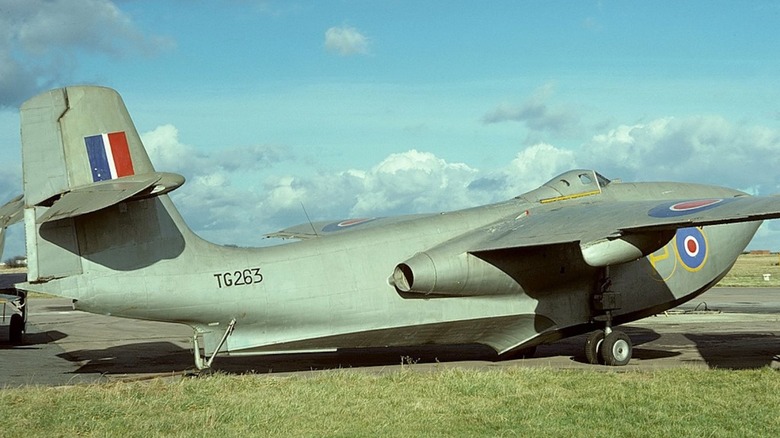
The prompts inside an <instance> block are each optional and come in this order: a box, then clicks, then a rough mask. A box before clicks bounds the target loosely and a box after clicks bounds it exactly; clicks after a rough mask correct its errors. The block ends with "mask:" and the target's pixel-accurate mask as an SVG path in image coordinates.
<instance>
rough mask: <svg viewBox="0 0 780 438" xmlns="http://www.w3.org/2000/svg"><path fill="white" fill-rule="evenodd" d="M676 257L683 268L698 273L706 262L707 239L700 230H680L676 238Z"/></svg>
mask: <svg viewBox="0 0 780 438" xmlns="http://www.w3.org/2000/svg"><path fill="white" fill-rule="evenodd" d="M675 241H676V250H677V256H678V257H679V258H680V262H682V265H683V267H685V269H687V270H689V271H698V270H699V269H701V268H702V267H703V266H704V263H706V261H707V238H706V237H705V236H704V232H702V230H701V228H680V229H679V230H677V236H676V239H675Z"/></svg>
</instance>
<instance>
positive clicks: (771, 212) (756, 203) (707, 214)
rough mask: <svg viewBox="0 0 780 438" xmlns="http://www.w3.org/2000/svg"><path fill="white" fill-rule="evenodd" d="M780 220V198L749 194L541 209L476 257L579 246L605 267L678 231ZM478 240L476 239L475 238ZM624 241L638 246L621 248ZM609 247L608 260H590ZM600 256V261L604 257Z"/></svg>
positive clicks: (502, 229)
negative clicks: (523, 250) (575, 244)
mask: <svg viewBox="0 0 780 438" xmlns="http://www.w3.org/2000/svg"><path fill="white" fill-rule="evenodd" d="M775 218H780V197H752V196H743V197H735V198H726V199H685V200H676V201H615V202H597V203H585V204H576V205H560V206H555V207H554V208H551V209H544V208H537V209H534V210H529V211H527V212H524V213H523V214H521V215H518V216H516V217H510V218H506V219H504V220H502V221H499V222H496V223H494V224H491V225H490V226H488V227H485V228H483V229H481V230H477V231H476V232H477V233H481V234H482V235H483V237H482V238H481V239H475V240H476V241H477V242H478V243H477V244H475V245H472V246H471V249H470V250H469V251H468V252H470V253H472V254H477V253H480V252H486V251H494V250H501V249H510V248H522V247H532V246H541V245H553V244H561V243H573V242H576V243H579V244H580V246H581V248H582V250H583V255H584V256H585V259H586V261H587V262H588V263H589V264H591V265H593V266H605V265H607V264H614V263H620V262H627V261H630V260H635V259H636V258H638V257H640V256H643V255H647V254H650V253H652V252H653V251H655V250H657V249H659V248H660V247H661V246H663V245H664V244H665V243H666V242H667V241H668V240H669V238H671V235H672V234H673V232H674V231H675V230H676V229H678V228H686V227H692V226H705V225H716V224H726V223H735V222H752V221H760V220H764V219H775ZM472 239H473V237H472ZM621 242H622V243H627V244H628V245H629V246H631V247H633V248H634V249H633V250H632V249H631V248H626V249H625V251H627V252H621V251H622V250H619V249H616V248H617V247H619V246H621ZM607 246H609V247H611V249H609V251H613V252H614V251H617V252H619V253H620V254H617V255H616V254H612V255H610V257H607V258H606V259H603V260H597V259H593V258H592V257H590V258H589V255H593V254H594V253H597V254H596V256H598V257H602V256H603V254H601V253H602V252H603V251H605V248H606V247H607ZM598 257H597V258H598Z"/></svg>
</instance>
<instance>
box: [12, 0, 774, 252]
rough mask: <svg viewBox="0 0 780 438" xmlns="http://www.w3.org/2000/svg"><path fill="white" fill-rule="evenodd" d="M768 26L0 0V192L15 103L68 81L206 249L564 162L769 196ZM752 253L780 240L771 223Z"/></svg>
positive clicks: (537, 180)
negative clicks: (164, 174)
mask: <svg viewBox="0 0 780 438" xmlns="http://www.w3.org/2000/svg"><path fill="white" fill-rule="evenodd" d="M777 29H780V3H778V2H776V1H768V0H767V1H761V0H756V1H751V2H744V1H718V0H715V1H712V0H708V1H697V0H689V1H685V2H680V1H653V2H647V1H625V0H624V1H607V0H604V1H563V0H550V1H491V2H466V1H464V2H452V1H426V2H419V1H402V0H397V1H394V0H386V1H368V0H361V1H359V0H354V1H352V0H341V1H336V0H334V1H315V0H311V1H296V0H286V1H281V0H280V1H274V0H267V1H263V0H195V1H185V0H158V1H152V0H115V1H109V0H26V1H15V0H0V202H5V200H9V199H11V198H12V197H13V196H14V195H15V194H17V193H19V192H20V191H21V160H20V138H19V116H18V107H19V105H20V104H21V103H22V102H23V101H24V100H26V99H28V98H30V97H32V96H34V95H36V94H37V93H39V92H42V91H46V90H48V89H51V88H56V87H61V86H66V85H73V84H96V85H103V86H108V87H111V88H114V89H116V90H117V91H119V93H120V94H121V95H122V96H123V99H124V101H125V103H126V105H127V107H128V109H129V111H130V114H131V116H132V117H133V119H134V121H135V124H136V127H137V129H138V131H139V133H141V136H142V139H143V141H144V143H145V144H146V147H147V149H148V151H149V154H150V156H151V159H152V161H153V163H154V165H155V167H156V169H157V170H159V171H169V172H176V173H180V174H182V175H184V176H185V177H186V178H187V183H186V184H185V185H184V186H183V187H181V188H180V189H178V190H176V191H175V192H173V193H172V194H171V197H172V199H173V200H174V203H175V204H176V205H177V206H178V207H179V209H180V210H181V212H182V214H183V216H184V218H185V220H186V221H187V222H188V224H189V225H190V226H191V227H192V228H193V230H194V231H195V232H196V233H198V234H199V235H201V236H202V237H204V238H206V239H208V240H211V241H214V242H217V243H222V244H237V245H242V246H255V245H267V244H269V243H272V242H269V240H268V239H264V238H263V234H264V233H269V232H273V231H277V230H279V229H282V228H285V227H287V226H291V225H295V224H299V223H304V222H306V221H307V220H308V219H307V214H308V217H309V218H311V220H315V221H316V220H327V219H343V218H348V217H376V216H390V215H395V214H406V213H419V212H432V211H445V210H453V209H459V208H465V207H472V206H476V205H480V204H485V203H490V202H498V201H501V200H505V199H508V198H511V197H513V196H516V195H518V194H521V193H523V192H525V191H528V190H531V189H533V188H535V187H537V186H539V185H540V184H542V183H544V182H545V181H547V180H549V179H550V178H552V177H553V176H555V175H557V174H559V173H562V172H564V171H566V170H569V169H572V168H591V169H595V170H597V171H598V172H600V173H601V174H603V175H604V176H606V177H608V178H611V179H621V180H623V181H681V182H698V183H706V184H717V185H722V186H728V187H732V188H736V189H740V190H745V191H747V192H749V193H751V194H759V195H768V194H774V193H780V172H779V171H778V169H780V37H778V32H777ZM304 209H305V211H304ZM776 222H780V221H776ZM16 228H21V227H16ZM22 234H23V232H22V230H20V229H19V230H17V229H13V228H12V229H11V230H9V237H8V242H7V248H6V252H5V254H4V257H6V258H7V257H8V256H11V255H14V254H22V253H23V252H24V242H23V237H22ZM749 248H752V249H770V250H773V251H778V250H780V223H771V222H770V223H766V224H764V225H763V226H762V228H761V229H760V230H759V232H758V234H757V235H756V238H755V239H754V240H753V242H751V244H750V246H749Z"/></svg>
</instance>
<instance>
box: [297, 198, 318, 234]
mask: <svg viewBox="0 0 780 438" xmlns="http://www.w3.org/2000/svg"><path fill="white" fill-rule="evenodd" d="M301 209H303V214H304V215H306V220H307V221H309V225H310V226H311V230H312V231H314V236H316V237H320V235H319V234H318V233H317V229H316V228H314V223H313V222H312V221H311V218H310V217H309V213H307V212H306V207H304V206H303V201H301Z"/></svg>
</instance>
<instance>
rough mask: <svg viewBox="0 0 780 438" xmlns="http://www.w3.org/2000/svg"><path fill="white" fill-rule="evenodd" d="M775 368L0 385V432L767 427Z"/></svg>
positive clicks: (729, 431)
mask: <svg viewBox="0 0 780 438" xmlns="http://www.w3.org/2000/svg"><path fill="white" fill-rule="evenodd" d="M778 377H780V376H779V375H778V373H777V371H774V370H771V369H762V370H753V371H718V370H698V369H697V370H694V369H677V370H664V371H657V372H642V373H640V372H589V371H555V370H549V369H538V368H533V369H532V368H509V369H502V370H490V371H471V370H442V371H437V372H433V373H431V372H417V371H414V370H410V369H409V368H408V367H406V368H403V367H400V366H399V369H398V370H396V371H392V372H388V373H385V374H380V375H377V374H366V373H362V372H347V371H336V372H327V373H320V374H316V375H313V376H309V377H303V376H296V377H267V376H266V377H259V376H225V375H216V376H211V377H208V378H205V379H184V380H179V381H176V382H170V381H169V382H166V381H162V380H155V381H147V382H135V383H115V384H104V385H92V386H74V387H61V388H41V389H30V388H27V389H6V390H3V391H0V405H1V406H3V425H2V427H0V435H2V436H9V437H10V436H43V435H45V436H159V435H166V436H185V435H193V434H196V435H208V436H217V435H218V436H311V437H315V436H316V437H321V436H433V437H437V436H534V437H542V436H556V437H557V436H567V437H580V436H654V437H655V436H686V437H699V436H718V437H720V436H735V437H736V436H739V437H743V436H776V433H777V431H778V430H780V415H778V404H780V379H778Z"/></svg>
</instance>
